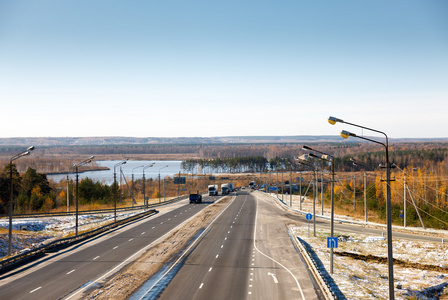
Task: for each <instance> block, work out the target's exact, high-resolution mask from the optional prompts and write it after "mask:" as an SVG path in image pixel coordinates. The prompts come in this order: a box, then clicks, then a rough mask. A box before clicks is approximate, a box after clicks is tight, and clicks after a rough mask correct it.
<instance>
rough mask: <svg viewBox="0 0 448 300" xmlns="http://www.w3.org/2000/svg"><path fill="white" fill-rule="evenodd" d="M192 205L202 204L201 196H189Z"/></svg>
mask: <svg viewBox="0 0 448 300" xmlns="http://www.w3.org/2000/svg"><path fill="white" fill-rule="evenodd" d="M192 203H202V195H201V194H190V204H192Z"/></svg>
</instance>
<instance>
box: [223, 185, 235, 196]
mask: <svg viewBox="0 0 448 300" xmlns="http://www.w3.org/2000/svg"><path fill="white" fill-rule="evenodd" d="M231 191H232V190H231V189H230V183H223V184H221V194H223V195H227V194H228V193H230V192H231Z"/></svg>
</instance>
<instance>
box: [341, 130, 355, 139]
mask: <svg viewBox="0 0 448 300" xmlns="http://www.w3.org/2000/svg"><path fill="white" fill-rule="evenodd" d="M341 136H342V137H343V138H344V139H348V137H349V136H353V137H356V134H354V133H351V132H349V131H346V130H342V131H341Z"/></svg>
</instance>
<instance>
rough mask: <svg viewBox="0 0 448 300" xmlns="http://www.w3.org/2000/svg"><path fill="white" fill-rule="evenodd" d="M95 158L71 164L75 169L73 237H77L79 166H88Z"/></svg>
mask: <svg viewBox="0 0 448 300" xmlns="http://www.w3.org/2000/svg"><path fill="white" fill-rule="evenodd" d="M94 158H95V156H90V157H89V158H88V159H86V160H83V161H82V162H80V163H78V164H73V166H74V167H75V171H76V177H75V178H76V217H75V235H78V213H79V210H78V194H79V189H78V186H79V174H78V173H79V172H78V171H79V169H78V168H79V167H80V166H83V165H86V164H89V163H90V162H91V161H92V159H94Z"/></svg>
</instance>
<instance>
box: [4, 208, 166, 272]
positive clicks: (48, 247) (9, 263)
mask: <svg viewBox="0 0 448 300" xmlns="http://www.w3.org/2000/svg"><path fill="white" fill-rule="evenodd" d="M170 201H172V200H170ZM156 213H158V211H157V210H155V209H152V210H148V211H145V212H142V213H139V214H137V215H134V216H131V217H129V218H126V219H123V220H118V221H116V222H113V223H111V224H108V225H105V226H102V227H100V228H97V229H94V230H91V231H88V232H85V233H82V234H78V235H77V236H72V237H67V238H62V239H58V240H55V241H53V242H50V243H48V244H45V245H42V246H39V247H37V248H35V249H31V250H28V251H25V252H22V253H20V254H17V255H14V256H11V257H10V258H7V259H4V260H2V261H0V274H2V273H4V272H6V271H8V270H11V269H13V268H14V267H17V266H20V265H22V264H24V263H26V262H29V261H31V260H34V259H37V258H38V257H41V256H42V255H44V254H45V253H47V252H51V251H54V250H55V249H60V248H65V247H68V246H71V245H73V244H76V243H79V242H81V241H83V240H86V239H88V238H91V237H93V236H96V235H98V234H100V233H103V232H105V231H107V230H110V229H112V228H115V227H118V226H120V225H123V224H126V223H129V222H132V221H134V220H137V219H140V218H143V217H146V216H150V215H154V214H156Z"/></svg>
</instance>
